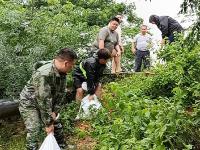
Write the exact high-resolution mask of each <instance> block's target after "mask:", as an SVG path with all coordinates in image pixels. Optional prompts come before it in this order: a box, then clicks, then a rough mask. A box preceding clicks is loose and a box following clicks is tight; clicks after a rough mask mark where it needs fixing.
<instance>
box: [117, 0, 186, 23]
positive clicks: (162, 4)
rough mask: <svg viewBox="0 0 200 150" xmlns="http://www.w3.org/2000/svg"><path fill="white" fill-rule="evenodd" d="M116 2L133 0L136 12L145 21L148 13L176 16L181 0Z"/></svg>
mask: <svg viewBox="0 0 200 150" xmlns="http://www.w3.org/2000/svg"><path fill="white" fill-rule="evenodd" d="M116 1H118V2H127V3H131V2H135V5H136V13H137V15H138V16H139V17H141V18H143V19H144V21H145V22H146V21H147V20H148V18H149V16H150V15H152V14H155V15H158V16H160V15H167V16H171V17H177V14H178V12H179V11H180V5H181V3H182V2H183V0H151V2H150V0H146V1H145V0H116Z"/></svg>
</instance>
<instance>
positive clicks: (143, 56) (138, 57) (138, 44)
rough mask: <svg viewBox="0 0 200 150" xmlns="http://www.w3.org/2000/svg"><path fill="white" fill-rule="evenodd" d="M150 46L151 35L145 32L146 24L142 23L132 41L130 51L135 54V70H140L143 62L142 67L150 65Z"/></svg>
mask: <svg viewBox="0 0 200 150" xmlns="http://www.w3.org/2000/svg"><path fill="white" fill-rule="evenodd" d="M151 47H152V38H151V35H149V34H148V33H147V26H146V25H142V26H141V28H140V33H139V34H137V35H136V36H135V37H134V39H133V43H132V52H133V54H134V55H135V72H140V71H141V66H142V63H143V66H144V69H146V68H147V69H149V67H150V51H149V49H150V48H151Z"/></svg>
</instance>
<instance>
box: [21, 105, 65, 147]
mask: <svg viewBox="0 0 200 150" xmlns="http://www.w3.org/2000/svg"><path fill="white" fill-rule="evenodd" d="M19 111H20V114H21V116H22V118H23V120H24V124H25V126H26V130H27V136H26V142H27V143H26V147H27V150H37V149H38V146H39V145H40V144H41V143H42V141H43V140H44V138H45V136H46V134H45V131H44V125H43V123H42V121H41V116H40V114H39V111H38V110H37V109H36V108H34V107H26V108H24V107H22V106H21V105H20V106H19ZM54 136H55V138H56V141H57V142H58V145H59V146H60V148H64V147H65V146H66V145H65V141H64V132H63V127H62V124H61V122H60V121H59V120H57V121H56V122H55V123H54Z"/></svg>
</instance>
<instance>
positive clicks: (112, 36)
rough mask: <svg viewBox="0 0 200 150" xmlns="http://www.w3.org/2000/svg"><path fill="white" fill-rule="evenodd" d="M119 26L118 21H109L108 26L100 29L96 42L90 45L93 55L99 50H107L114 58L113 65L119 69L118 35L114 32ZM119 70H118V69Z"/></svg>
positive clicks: (113, 19) (114, 19) (115, 19)
mask: <svg viewBox="0 0 200 150" xmlns="http://www.w3.org/2000/svg"><path fill="white" fill-rule="evenodd" d="M118 25H119V19H118V18H116V17H114V18H112V19H111V20H110V21H109V24H108V26H105V27H103V28H101V29H100V31H99V33H98V35H97V38H96V40H95V41H94V43H93V44H92V52H93V53H95V52H97V51H98V50H99V49H104V48H106V49H108V50H109V51H110V52H111V56H112V57H113V58H114V63H115V65H116V70H117V68H120V66H119V65H120V57H118V56H120V55H121V50H120V46H119V35H118V33H117V32H116V31H115V30H116V29H117V27H118ZM118 70H119V69H118Z"/></svg>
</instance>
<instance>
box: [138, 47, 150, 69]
mask: <svg viewBox="0 0 200 150" xmlns="http://www.w3.org/2000/svg"><path fill="white" fill-rule="evenodd" d="M142 63H143V66H144V69H146V68H149V67H150V51H148V50H147V51H141V50H136V55H135V72H140V71H141V66H142Z"/></svg>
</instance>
